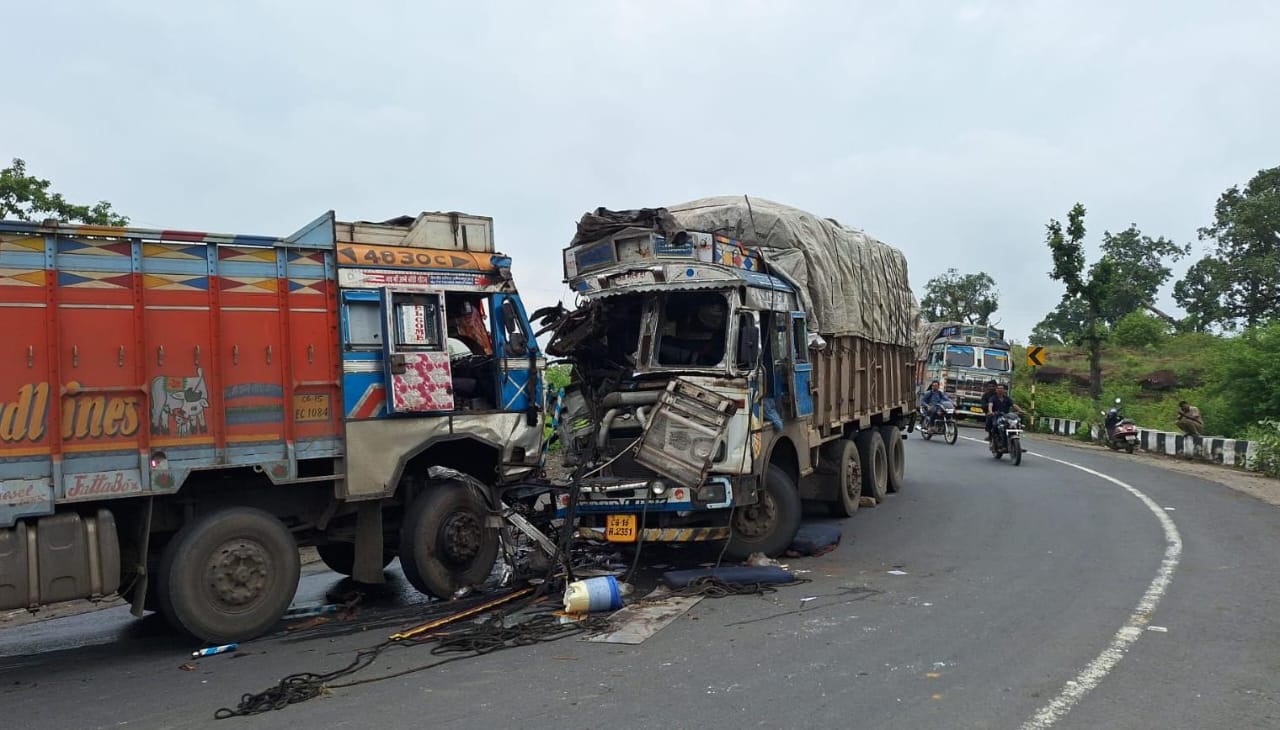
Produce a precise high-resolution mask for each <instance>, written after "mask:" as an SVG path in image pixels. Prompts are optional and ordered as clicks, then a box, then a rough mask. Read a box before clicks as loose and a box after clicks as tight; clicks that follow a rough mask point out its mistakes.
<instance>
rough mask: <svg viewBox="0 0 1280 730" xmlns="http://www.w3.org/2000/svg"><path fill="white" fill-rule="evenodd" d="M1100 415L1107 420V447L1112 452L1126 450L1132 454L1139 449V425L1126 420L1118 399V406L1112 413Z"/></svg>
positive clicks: (1105, 425)
mask: <svg viewBox="0 0 1280 730" xmlns="http://www.w3.org/2000/svg"><path fill="white" fill-rule="evenodd" d="M1099 414H1101V415H1102V416H1104V417H1105V418H1106V420H1105V421H1104V422H1103V428H1104V430H1105V432H1106V435H1107V446H1108V447H1110V449H1111V450H1112V451H1119V450H1120V449H1124V450H1125V451H1126V452H1128V453H1130V454H1132V453H1133V450H1134V449H1135V448H1137V447H1138V424H1136V423H1134V422H1133V420H1132V419H1129V418H1125V417H1124V414H1122V413H1121V412H1120V399H1119V398H1116V405H1115V407H1114V408H1112V409H1111V410H1110V411H1107V412H1105V413H1103V412H1102V411H1099Z"/></svg>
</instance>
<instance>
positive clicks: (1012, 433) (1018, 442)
mask: <svg viewBox="0 0 1280 730" xmlns="http://www.w3.org/2000/svg"><path fill="white" fill-rule="evenodd" d="M1005 454H1008V455H1009V460H1010V461H1012V462H1013V465H1014V466H1018V465H1020V464H1022V419H1021V418H1020V417H1019V416H1018V414H1017V413H1004V414H1001V415H1000V416H999V417H998V418H996V423H995V432H994V433H993V434H992V436H991V455H992V456H993V457H995V458H997V459H999V458H1000V457H1002V456H1004V455H1005Z"/></svg>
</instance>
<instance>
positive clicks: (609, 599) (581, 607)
mask: <svg viewBox="0 0 1280 730" xmlns="http://www.w3.org/2000/svg"><path fill="white" fill-rule="evenodd" d="M619 608H622V592H621V591H620V590H619V589H618V580H617V579H616V578H614V577H613V576H611V575H605V576H601V577H599V578H588V579H586V580H579V581H574V582H573V583H570V584H569V585H568V586H566V587H565V592H564V610H565V611H566V612H568V613H583V612H586V613H595V612H597V611H616V610H618V609H619Z"/></svg>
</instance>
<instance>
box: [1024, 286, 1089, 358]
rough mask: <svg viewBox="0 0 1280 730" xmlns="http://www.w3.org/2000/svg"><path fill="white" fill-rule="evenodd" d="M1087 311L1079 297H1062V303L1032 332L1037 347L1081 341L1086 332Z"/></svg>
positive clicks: (1032, 341) (1032, 340)
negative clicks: (1081, 336)
mask: <svg viewBox="0 0 1280 730" xmlns="http://www.w3.org/2000/svg"><path fill="white" fill-rule="evenodd" d="M1086 314H1087V313H1086V311H1085V307H1084V305H1083V304H1082V303H1081V302H1080V299H1079V298H1078V297H1073V296H1071V295H1069V294H1064V295H1062V301H1060V302H1058V306H1056V307H1054V309H1053V311H1052V312H1049V313H1048V314H1046V315H1045V317H1044V319H1042V320H1040V324H1037V325H1036V326H1035V329H1033V330H1031V343H1032V344H1035V345H1065V344H1067V343H1068V342H1075V341H1077V340H1078V339H1080V335H1081V334H1082V333H1083V332H1084V326H1085V317H1086Z"/></svg>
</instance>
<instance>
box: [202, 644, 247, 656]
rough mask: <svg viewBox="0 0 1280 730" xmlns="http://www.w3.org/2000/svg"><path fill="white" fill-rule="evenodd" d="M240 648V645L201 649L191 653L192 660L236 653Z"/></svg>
mask: <svg viewBox="0 0 1280 730" xmlns="http://www.w3.org/2000/svg"><path fill="white" fill-rule="evenodd" d="M239 648H240V645H239V644H223V645H222V646H211V647H209V648H207V649H199V650H197V651H193V652H191V658H192V659H199V658H201V657H206V656H213V655H215V654H225V653H226V652H229V651H235V650H236V649H239Z"/></svg>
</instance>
